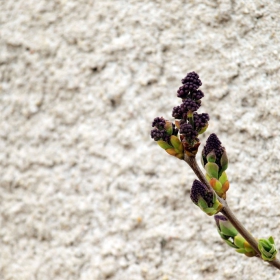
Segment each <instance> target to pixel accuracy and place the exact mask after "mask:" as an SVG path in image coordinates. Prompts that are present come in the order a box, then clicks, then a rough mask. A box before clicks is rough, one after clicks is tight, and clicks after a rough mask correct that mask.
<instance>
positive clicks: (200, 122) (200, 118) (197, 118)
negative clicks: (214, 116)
mask: <svg viewBox="0 0 280 280" xmlns="http://www.w3.org/2000/svg"><path fill="white" fill-rule="evenodd" d="M209 119H210V118H209V115H208V114H206V113H202V114H198V113H194V114H193V122H194V126H195V129H196V131H199V130H201V129H202V128H203V127H205V126H206V125H207V123H208V121H209Z"/></svg>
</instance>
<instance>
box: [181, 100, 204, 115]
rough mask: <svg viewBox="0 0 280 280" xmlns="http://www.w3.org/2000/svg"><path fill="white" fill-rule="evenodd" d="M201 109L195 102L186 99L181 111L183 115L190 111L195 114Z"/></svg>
mask: <svg viewBox="0 0 280 280" xmlns="http://www.w3.org/2000/svg"><path fill="white" fill-rule="evenodd" d="M199 107H200V105H199V104H197V103H196V102H195V101H193V100H191V99H189V98H187V99H185V100H184V101H183V103H182V104H181V106H180V108H181V111H182V112H183V113H188V112H189V111H191V112H195V111H197V110H198V108H199Z"/></svg>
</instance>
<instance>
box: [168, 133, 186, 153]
mask: <svg viewBox="0 0 280 280" xmlns="http://www.w3.org/2000/svg"><path fill="white" fill-rule="evenodd" d="M170 142H171V144H172V146H173V147H174V148H175V150H176V151H177V152H178V153H183V151H184V148H183V144H182V143H181V141H180V140H179V138H178V137H177V136H175V135H172V136H171V137H170Z"/></svg>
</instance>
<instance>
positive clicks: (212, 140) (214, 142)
mask: <svg viewBox="0 0 280 280" xmlns="http://www.w3.org/2000/svg"><path fill="white" fill-rule="evenodd" d="M224 151H225V148H224V147H222V143H221V141H220V140H219V138H218V137H217V135H216V134H215V133H212V134H211V135H210V136H209V137H208V139H207V141H206V145H205V146H204V148H203V150H202V158H203V162H204V165H205V164H206V163H207V155H208V154H209V153H211V152H213V153H214V154H215V156H216V160H215V163H216V164H217V165H218V166H219V169H222V166H221V158H222V155H223V153H224Z"/></svg>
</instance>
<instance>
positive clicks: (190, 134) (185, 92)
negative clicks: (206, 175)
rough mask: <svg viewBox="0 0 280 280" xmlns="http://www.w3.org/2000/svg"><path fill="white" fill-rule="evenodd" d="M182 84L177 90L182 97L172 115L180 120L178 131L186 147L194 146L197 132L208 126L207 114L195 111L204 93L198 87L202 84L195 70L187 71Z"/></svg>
mask: <svg viewBox="0 0 280 280" xmlns="http://www.w3.org/2000/svg"><path fill="white" fill-rule="evenodd" d="M182 84H183V85H182V86H181V87H180V88H179V89H178V91H177V96H178V97H179V98H182V103H181V105H179V106H176V107H174V108H173V111H172V116H173V117H174V118H175V119H177V120H180V122H179V123H180V124H184V125H183V126H182V127H181V126H179V132H180V135H181V138H182V141H183V142H185V143H186V144H187V146H188V147H194V146H195V145H196V144H197V143H199V139H198V138H197V136H198V134H201V133H203V132H204V131H205V130H206V129H207V127H208V121H209V116H208V114H198V113H197V112H196V111H197V110H198V109H199V107H200V104H201V100H200V99H201V98H202V97H204V94H203V92H202V91H201V90H198V88H199V87H200V86H201V85H202V83H201V80H200V79H199V76H198V75H197V74H196V73H195V72H191V73H188V74H187V76H186V77H185V78H184V79H182ZM187 125H188V126H187Z"/></svg>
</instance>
